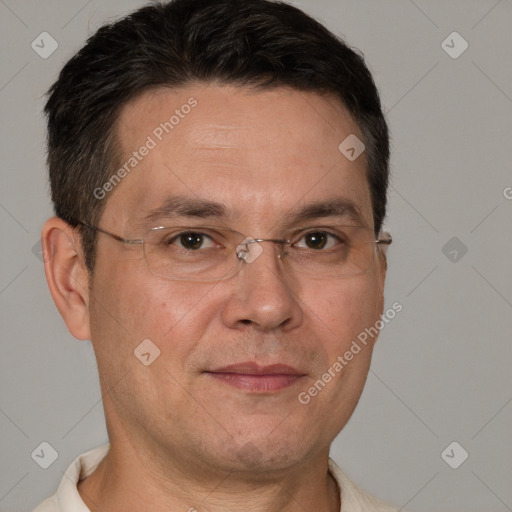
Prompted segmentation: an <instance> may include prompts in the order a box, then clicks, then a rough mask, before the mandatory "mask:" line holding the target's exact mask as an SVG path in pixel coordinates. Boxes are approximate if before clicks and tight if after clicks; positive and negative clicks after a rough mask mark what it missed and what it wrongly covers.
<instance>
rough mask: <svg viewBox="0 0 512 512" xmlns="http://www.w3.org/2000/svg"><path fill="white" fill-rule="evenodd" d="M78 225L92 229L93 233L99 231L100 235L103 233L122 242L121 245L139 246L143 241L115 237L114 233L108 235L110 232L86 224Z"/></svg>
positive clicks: (80, 222)
mask: <svg viewBox="0 0 512 512" xmlns="http://www.w3.org/2000/svg"><path fill="white" fill-rule="evenodd" d="M78 223H79V224H81V225H82V226H86V227H88V228H91V229H94V230H95V231H99V232H100V233H103V234H104V235H107V236H109V237H110V238H113V239H114V240H117V241H118V242H122V243H123V244H131V245H140V244H143V243H144V240H142V239H141V238H136V239H130V238H123V237H122V236H119V235H116V234H115V233H110V231H106V230H104V229H101V228H99V227H97V226H92V225H91V224H87V222H82V221H78Z"/></svg>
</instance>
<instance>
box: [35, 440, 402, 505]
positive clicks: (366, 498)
mask: <svg viewBox="0 0 512 512" xmlns="http://www.w3.org/2000/svg"><path fill="white" fill-rule="evenodd" d="M108 449H109V445H105V446H100V447H99V448H95V449H94V450H91V451H89V452H86V453H84V454H82V455H80V456H79V457H77V458H76V459H75V460H74V461H73V463H72V464H71V465H70V466H69V468H68V469H67V470H66V473H65V474H64V477H63V478H62V481H61V483H60V485H59V488H58V489H57V492H56V493H55V494H54V495H53V496H52V497H51V498H48V499H47V500H45V501H43V503H41V504H40V505H39V506H38V507H37V508H36V509H35V510H34V512H90V510H89V509H88V508H87V506H86V505H85V503H84V502H83V501H82V498H81V497H80V494H79V493H78V489H77V484H78V482H79V481H80V480H84V479H85V478H87V477H88V476H89V475H90V474H91V473H93V472H94V470H95V469H96V468H97V467H98V464H99V463H100V462H101V460H102V459H103V458H104V457H105V455H106V454H107V452H108ZM329 471H330V473H331V474H332V476H333V477H334V479H335V480H336V482H337V484H338V488H339V489H340V493H341V509H340V512H397V509H395V508H392V507H390V506H388V505H386V504H384V503H382V502H381V501H379V500H377V499H375V498H374V497H372V496H370V495H369V494H367V493H366V492H364V491H363V490H361V489H359V487H357V485H356V484H354V483H353V482H352V481H351V480H350V479H349V478H348V477H347V475H345V473H343V471H341V469H340V468H339V467H338V466H337V465H336V463H335V462H334V461H333V460H332V459H329Z"/></svg>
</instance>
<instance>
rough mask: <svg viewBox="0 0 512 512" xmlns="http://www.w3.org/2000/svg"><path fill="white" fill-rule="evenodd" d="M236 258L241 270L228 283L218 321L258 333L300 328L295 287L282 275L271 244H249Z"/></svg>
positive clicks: (277, 253) (276, 250)
mask: <svg viewBox="0 0 512 512" xmlns="http://www.w3.org/2000/svg"><path fill="white" fill-rule="evenodd" d="M245 249H246V252H244V253H241V254H240V258H241V259H242V260H243V262H241V263H240V265H241V269H240V271H239V272H238V274H236V276H235V277H233V278H232V279H231V280H230V283H231V287H232V288H231V289H230V296H229V299H228V300H227V302H226V305H225V307H224V309H223V312H222V319H223V322H224V324H225V325H226V326H228V327H230V328H240V327H243V326H248V325H250V326H252V327H253V328H255V329H257V330H259V331H272V330H275V329H283V330H291V329H294V328H296V327H298V326H299V325H301V323H302V320H303V311H302V308H301V306H300V301H299V296H298V294H299V293H300V289H299V285H298V283H297V282H294V281H293V280H292V279H291V277H292V276H290V275H288V274H287V273H286V272H284V268H283V265H282V263H281V259H280V257H279V256H280V255H281V254H282V252H281V251H282V249H281V248H280V247H279V244H274V243H272V241H270V240H269V241H258V242H252V243H249V244H247V245H246V246H245Z"/></svg>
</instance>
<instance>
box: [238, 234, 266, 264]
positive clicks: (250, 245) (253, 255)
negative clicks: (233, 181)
mask: <svg viewBox="0 0 512 512" xmlns="http://www.w3.org/2000/svg"><path fill="white" fill-rule="evenodd" d="M262 252H263V247H262V246H261V244H260V243H259V242H258V240H256V239H255V238H251V237H250V236H249V237H247V238H246V239H245V240H244V241H243V242H241V243H240V244H239V245H238V246H237V248H236V256H237V258H238V259H240V260H243V261H245V262H246V263H252V262H253V261H256V259H258V257H259V256H260V255H261V253H262Z"/></svg>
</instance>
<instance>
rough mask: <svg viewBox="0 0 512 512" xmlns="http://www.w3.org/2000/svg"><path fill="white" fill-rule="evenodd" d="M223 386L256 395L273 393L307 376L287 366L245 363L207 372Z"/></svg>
mask: <svg viewBox="0 0 512 512" xmlns="http://www.w3.org/2000/svg"><path fill="white" fill-rule="evenodd" d="M205 373H206V374H207V375H209V376H210V377H212V378H213V379H215V380H216V381H219V382H221V383H223V384H227V385H229V386H232V387H235V388H238V389H242V390H245V391H250V392H254V393H258V392H259V393H271V392H275V391H280V390H282V389H285V388H288V387H290V386H292V385H293V384H295V383H296V382H297V381H299V380H300V379H302V378H303V377H305V376H306V374H305V373H302V372H300V371H299V370H297V369H295V368H293V367H292V366H288V365H285V364H272V365H268V366H260V365H258V364H257V363H254V362H245V363H238V364H232V365H229V366H224V367H222V368H217V369H215V370H211V371H207V372H205Z"/></svg>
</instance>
